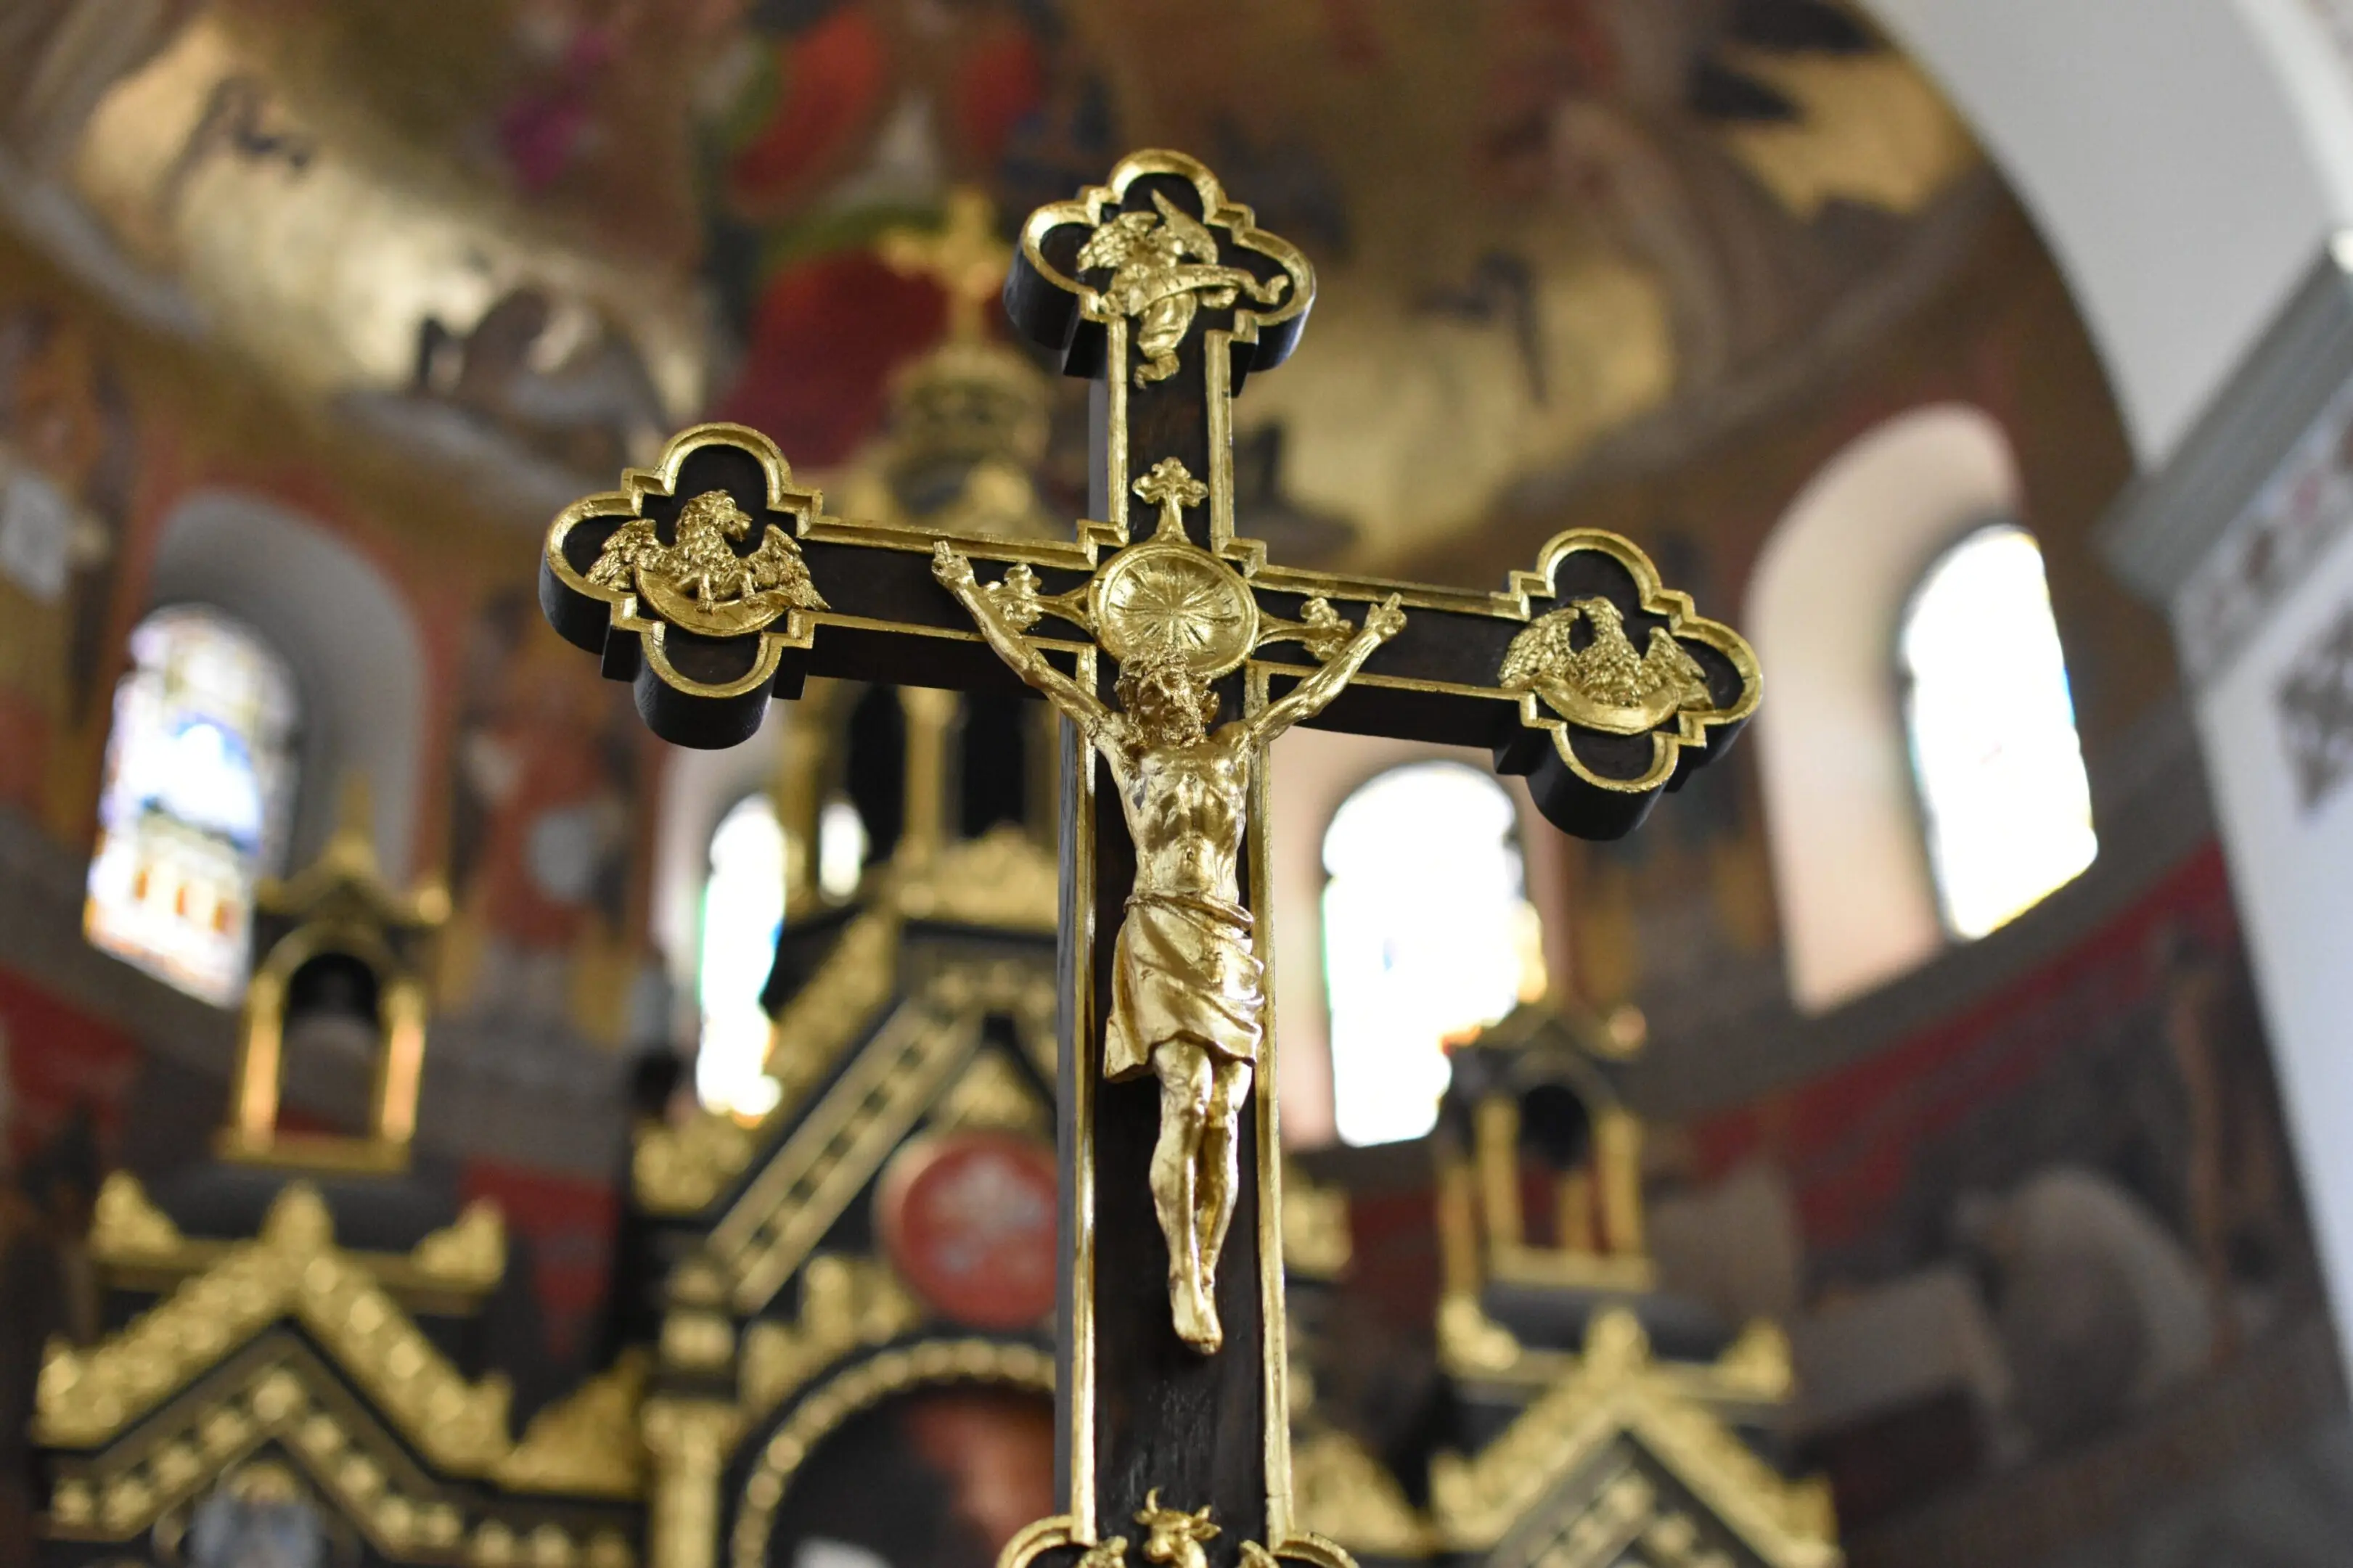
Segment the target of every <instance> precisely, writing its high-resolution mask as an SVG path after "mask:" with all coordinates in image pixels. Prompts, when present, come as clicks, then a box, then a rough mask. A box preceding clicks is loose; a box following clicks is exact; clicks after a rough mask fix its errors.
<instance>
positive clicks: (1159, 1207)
mask: <svg viewBox="0 0 2353 1568" xmlns="http://www.w3.org/2000/svg"><path fill="white" fill-rule="evenodd" d="M932 571H933V574H934V575H935V576H937V577H938V578H939V580H940V582H941V583H942V584H944V586H945V587H946V588H947V590H948V591H949V592H950V593H951V594H954V595H955V597H956V600H957V602H958V603H960V604H962V605H964V607H965V609H966V610H967V611H969V612H970V613H971V616H972V618H973V621H974V622H975V624H976V625H977V626H978V627H979V629H980V634H981V636H982V637H984V638H985V639H987V643H988V646H989V647H992V648H994V649H995V650H996V651H997V657H998V658H1002V659H1004V660H1005V662H1006V663H1007V664H1008V665H1009V666H1011V667H1012V668H1013V671H1014V673H1016V674H1017V675H1018V676H1020V677H1021V679H1024V680H1026V681H1028V682H1029V684H1030V685H1032V686H1034V687H1036V688H1037V689H1039V691H1040V692H1042V693H1044V694H1045V696H1046V698H1047V700H1050V701H1051V702H1052V703H1053V704H1054V706H1055V707H1057V708H1059V709H1060V710H1062V711H1063V712H1064V713H1065V714H1067V715H1069V716H1070V718H1071V721H1073V722H1074V723H1076V724H1077V725H1078V727H1079V729H1080V730H1081V731H1082V732H1083V733H1084V734H1085V736H1086V738H1087V740H1088V741H1089V742H1091V743H1092V745H1093V746H1094V748H1095V749H1096V750H1097V751H1099V752H1102V753H1103V760H1104V761H1105V762H1106V763H1109V764H1110V767H1111V776H1112V782H1113V784H1114V785H1115V786H1116V787H1117V789H1118V791H1119V799H1120V805H1121V808H1122V809H1123V810H1124V811H1125V813H1126V814H1127V829H1128V834H1129V836H1130V837H1132V838H1134V841H1135V889H1134V892H1132V893H1130V894H1129V895H1128V899H1127V918H1126V919H1125V921H1124V922H1122V924H1121V926H1120V930H1119V937H1118V941H1117V942H1116V944H1115V946H1114V948H1113V967H1112V997H1111V1017H1110V1021H1109V1024H1108V1026H1107V1027H1106V1029H1105V1032H1104V1040H1103V1076H1104V1077H1106V1078H1109V1079H1114V1080H1116V1079H1130V1078H1134V1077H1137V1076H1139V1075H1140V1074H1142V1073H1144V1072H1145V1070H1147V1069H1149V1070H1150V1071H1151V1072H1152V1073H1154V1074H1155V1076H1156V1077H1157V1078H1158V1079H1159V1080H1160V1135H1159V1139H1158V1141H1157V1142H1155V1144H1154V1146H1153V1152H1152V1200H1153V1207H1154V1209H1155V1211H1156V1213H1157V1215H1158V1216H1159V1220H1160V1229H1161V1232H1162V1234H1163V1235H1164V1236H1166V1237H1167V1241H1168V1300H1169V1307H1170V1310H1171V1312H1172V1314H1173V1316H1174V1318H1175V1321H1176V1333H1177V1335H1178V1337H1179V1338H1181V1339H1183V1340H1184V1341H1185V1342H1186V1343H1187V1344H1189V1345H1191V1346H1192V1347H1193V1348H1194V1349H1195V1350H1197V1351H1198V1352H1201V1353H1203V1354H1204V1355H1207V1354H1209V1353H1211V1352H1214V1351H1216V1350H1217V1349H1218V1347H1219V1344H1220V1343H1222V1342H1223V1341H1224V1331H1223V1330H1222V1329H1221V1328H1220V1327H1219V1323H1218V1312H1217V1308H1216V1306H1215V1304H1214V1300H1215V1296H1216V1290H1217V1265H1218V1258H1219V1254H1220V1253H1221V1252H1223V1251H1224V1249H1225V1244H1226V1230H1227V1227H1228V1226H1229V1225H1230V1224H1231V1223H1232V1221H1233V1217H1234V1204H1235V1200H1236V1198H1237V1196H1238V1194H1239V1188H1240V1180H1241V1174H1240V1161H1239V1155H1238V1149H1239V1145H1240V1127H1241V1111H1242V1106H1243V1103H1244V1101H1246V1100H1248V1099H1249V1098H1250V1075H1251V1071H1252V1069H1253V1068H1255V1067H1256V1066H1257V1063H1258V1051H1259V1040H1260V1037H1261V1031H1262V1025H1261V1016H1262V1015H1263V1014H1264V1012H1265V1010H1266V987H1265V966H1264V965H1263V964H1262V963H1261V962H1260V961H1259V958H1258V955H1257V953H1255V952H1252V951H1251V942H1250V929H1251V920H1250V910H1247V909H1245V908H1243V907H1242V903H1241V889H1240V884H1239V883H1238V882H1237V880H1236V874H1235V873H1236V867H1237V864H1238V862H1239V860H1240V854H1241V847H1242V833H1243V829H1244V827H1245V826H1247V817H1248V810H1249V801H1250V768H1251V766H1252V765H1253V764H1254V763H1256V762H1257V760H1258V758H1259V757H1260V756H1261V754H1263V752H1264V750H1265V748H1266V746H1267V744H1268V742H1271V741H1272V740H1273V739H1274V738H1275V737H1276V736H1277V735H1280V734H1281V733H1282V731H1285V730H1287V729H1289V728H1291V726H1292V725H1293V724H1296V723H1298V722H1299V721H1302V720H1303V719H1307V718H1310V717H1312V716H1313V715H1314V714H1315V713H1316V712H1317V711H1319V710H1321V709H1322V708H1323V707H1324V704H1326V703H1328V702H1330V701H1331V700H1332V699H1334V698H1335V697H1336V696H1338V695H1339V694H1340V691H1341V689H1342V688H1344V687H1345V686H1346V685H1347V684H1348V681H1349V679H1350V678H1351V677H1353V676H1354V675H1355V674H1356V670H1357V669H1358V668H1359V667H1361V666H1362V665H1363V664H1364V662H1365V660H1366V658H1368V657H1369V656H1370V655H1371V653H1372V651H1373V650H1374V649H1375V648H1377V647H1379V646H1380V645H1381V644H1382V643H1384V642H1386V641H1387V640H1388V639H1389V638H1390V637H1395V636H1396V635H1397V634H1398V631H1399V630H1400V629H1402V628H1403V627H1404V626H1405V613H1404V612H1403V611H1402V610H1400V609H1399V608H1398V600H1397V596H1396V595H1390V596H1389V598H1388V600H1387V601H1386V602H1385V603H1383V604H1380V605H1375V606H1373V608H1372V609H1371V610H1370V611H1369V612H1368V613H1367V614H1366V616H1365V625H1364V627H1363V629H1362V630H1360V631H1358V632H1357V633H1356V635H1355V636H1354V637H1350V638H1349V639H1348V641H1347V642H1346V644H1345V645H1344V646H1343V647H1340V648H1339V649H1338V650H1337V651H1336V652H1335V653H1334V654H1333V656H1332V658H1330V659H1328V660H1327V661H1325V663H1324V666H1323V667H1322V668H1320V669H1318V670H1316V671H1315V673H1314V674H1313V675H1311V676H1309V677H1308V678H1307V679H1304V680H1303V681H1301V682H1300V683H1299V684H1298V685H1297V686H1296V687H1294V688H1293V689H1292V690H1291V692H1290V693H1289V694H1288V695H1286V696H1284V697H1283V698H1282V700H1279V701H1276V702H1272V703H1270V704H1269V705H1268V706H1267V707H1266V708H1265V709H1264V710H1262V711H1261V712H1260V713H1259V714H1258V715H1257V716H1256V717H1255V718H1250V719H1242V720H1237V721H1234V722H1232V723H1229V724H1220V725H1219V726H1218V727H1217V728H1216V729H1214V730H1212V729H1211V728H1210V727H1209V726H1210V724H1211V722H1212V721H1215V719H1216V718H1217V713H1218V698H1217V693H1216V692H1215V691H1213V690H1212V689H1210V686H1209V683H1208V680H1206V679H1203V678H1202V677H1201V676H1200V675H1199V674H1198V673H1197V672H1196V671H1195V670H1194V668H1192V666H1191V665H1190V664H1188V663H1187V661H1186V660H1185V658H1183V656H1182V655H1181V654H1178V653H1176V652H1175V651H1173V650H1171V651H1167V652H1162V653H1140V654H1138V655H1136V656H1135V657H1133V658H1128V659H1127V660H1125V661H1124V662H1123V663H1122V665H1121V667H1120V672H1119V680H1118V684H1117V687H1116V690H1117V693H1118V696H1119V707H1118V708H1117V709H1113V708H1111V707H1109V706H1107V705H1106V704H1104V703H1103V701H1102V700H1100V699H1099V698H1097V697H1096V696H1095V694H1094V693H1093V692H1092V691H1090V690H1088V689H1085V688H1083V687H1082V686H1081V685H1079V683H1078V682H1076V681H1074V680H1072V679H1071V678H1070V677H1068V676H1066V675H1064V674H1062V672H1061V671H1060V670H1058V669H1056V668H1054V667H1053V666H1052V665H1050V664H1049V663H1048V662H1047V661H1046V658H1045V657H1044V656H1043V655H1042V654H1040V653H1039V652H1038V650H1036V649H1035V648H1032V647H1029V645H1028V644H1027V643H1025V642H1024V641H1022V639H1021V634H1020V632H1019V631H1018V629H1016V627H1015V626H1013V625H1012V624H1011V623H1010V622H1009V621H1008V620H1007V618H1006V616H1005V613H1004V611H1003V610H1002V609H1001V608H1000V607H999V605H997V602H996V601H995V600H994V599H992V598H991V597H990V596H989V595H988V594H987V593H986V592H985V591H984V590H983V589H982V588H981V586H980V584H978V582H977V581H976V580H975V578H974V576H973V570H972V563H971V562H970V561H968V560H966V559H965V557H964V556H962V555H960V554H958V553H957V552H955V550H953V549H952V548H950V547H949V546H948V544H947V543H945V542H941V543H940V544H939V545H938V546H937V548H936V549H935V551H934V555H933V560H932Z"/></svg>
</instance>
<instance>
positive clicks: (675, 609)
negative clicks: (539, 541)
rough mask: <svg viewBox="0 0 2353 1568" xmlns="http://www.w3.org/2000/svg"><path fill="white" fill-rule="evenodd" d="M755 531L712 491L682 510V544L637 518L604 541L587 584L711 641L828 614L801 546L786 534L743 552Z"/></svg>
mask: <svg viewBox="0 0 2353 1568" xmlns="http://www.w3.org/2000/svg"><path fill="white" fill-rule="evenodd" d="M752 528H753V519H752V517H751V516H750V515H749V514H748V513H746V512H745V511H744V509H743V508H741V507H739V506H737V505H736V504H735V499H734V498H733V496H731V495H729V494H728V493H727V492H726V491H725V490H705V491H703V492H702V494H701V495H699V496H696V497H695V498H694V499H693V500H690V501H688V502H687V503H686V505H685V507H684V508H683V509H681V510H680V512H679V514H678V542H676V543H675V544H664V543H663V542H661V537H660V535H659V534H658V533H657V532H656V531H655V530H654V521H653V519H651V518H648V517H638V518H631V519H630V520H629V521H628V522H626V523H623V524H622V525H621V527H620V528H619V529H618V530H617V531H615V532H614V534H613V536H612V537H611V538H610V539H608V540H607V541H606V542H605V547H604V549H603V550H601V551H599V552H597V555H596V564H595V565H593V566H591V567H590V568H589V569H588V581H589V582H590V583H592V584H596V586H597V587H600V588H615V589H619V590H621V591H623V592H627V593H634V594H636V595H638V596H639V597H641V598H642V599H644V600H645V602H646V603H647V604H648V605H650V606H651V607H652V608H653V610H654V612H655V613H656V614H658V615H659V616H661V618H662V619H664V620H665V621H668V622H670V624H671V625H672V626H681V627H683V628H685V629H686V630H688V631H691V632H700V633H702V635H704V636H705V637H741V636H743V635H744V634H745V633H747V632H756V631H758V630H760V629H761V628H762V627H764V626H767V625H768V624H769V623H770V622H772V621H774V620H775V619H776V617H777V616H781V615H784V614H785V613H786V612H787V611H789V610H822V609H824V608H825V607H826V603H825V596H824V595H821V594H819V593H818V591H817V584H815V583H813V582H812V581H810V579H809V571H808V564H807V562H805V561H803V560H802V559H801V550H800V546H799V545H798V544H797V543H796V542H794V541H793V539H792V536H791V535H790V534H788V533H786V531H784V530H783V529H781V528H776V527H771V528H769V529H768V530H767V531H765V533H764V534H762V535H761V538H760V542H759V544H758V545H757V546H756V547H754V549H753V550H752V552H750V553H749V554H744V555H739V554H737V553H736V552H735V546H736V544H737V543H738V542H741V541H742V540H743V539H744V535H746V534H747V533H749V532H750V531H752Z"/></svg>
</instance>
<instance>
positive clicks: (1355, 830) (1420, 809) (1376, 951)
mask: <svg viewBox="0 0 2353 1568" xmlns="http://www.w3.org/2000/svg"><path fill="white" fill-rule="evenodd" d="M1515 826H1516V816H1515V814H1514V810H1513V806H1512V797H1511V796H1510V795H1507V794H1505V793H1504V789H1503V786H1502V785H1500V784H1497V783H1496V782H1495V781H1494V780H1493V779H1492V778H1490V777H1488V776H1487V775H1486V774H1484V773H1479V772H1476V771H1474V770H1472V769H1471V768H1466V767H1463V766H1461V765H1460V764H1458V763H1410V764H1409V765H1407V766H1405V767H1400V768H1393V769H1391V770H1390V771H1389V772H1388V773H1382V774H1380V775H1379V776H1378V777H1377V778H1375V779H1373V780H1372V781H1371V782H1370V783H1368V784H1365V785H1364V786H1362V787H1361V788H1359V789H1358V790H1357V791H1356V793H1355V794H1354V795H1350V796H1349V797H1348V798H1347V799H1346V800H1345V802H1343V803H1342V804H1341V806H1340V809H1339V810H1338V811H1337V812H1335V813H1334V814H1333V816H1332V824H1331V826H1330V827H1328V828H1327V829H1325V831H1324V870H1325V872H1326V873H1327V874H1328V875H1329V877H1330V880H1329V881H1328V882H1326V883H1325V884H1324V985H1325V988H1326V994H1327V996H1328V998H1329V1002H1330V1011H1331V1018H1332V1089H1333V1111H1334V1117H1335V1122H1336V1125H1337V1127H1338V1131H1339V1133H1340V1137H1341V1138H1342V1139H1343V1140H1344V1141H1345V1142H1350V1143H1387V1142H1394V1141H1396V1140H1398V1139H1401V1138H1418V1137H1419V1136H1421V1135H1422V1134H1423V1133H1425V1132H1427V1131H1430V1127H1431V1126H1432V1124H1434V1123H1435V1122H1436V1121H1437V1119H1438V1100H1439V1097H1440V1095H1441V1094H1443V1093H1445V1091H1446V1082H1447V1066H1446V1047H1447V1046H1448V1044H1449V1043H1450V1042H1451V1041H1452V1040H1455V1039H1459V1038H1461V1037H1462V1036H1464V1035H1466V1034H1467V1033H1469V1032H1470V1031H1472V1030H1474V1029H1476V1028H1478V1027H1480V1026H1482V1025H1485V1024H1491V1023H1493V1022H1494V1021H1495V1020H1496V1019H1498V1018H1500V1017H1502V1016H1504V1014H1506V1013H1508V1012H1510V1011H1511V1010H1512V1008H1513V1006H1514V1005H1516V1004H1517V1003H1519V1002H1521V1001H1523V1000H1533V999H1535V997H1538V996H1541V995H1543V994H1544V989H1545V973H1544V959H1543V942H1542V930H1541V926H1540V923H1539V922H1538V921H1537V918H1536V911H1535V907H1534V906H1533V905H1531V904H1530V903H1529V902H1528V900H1527V893H1526V887H1525V876H1524V873H1523V871H1522V869H1521V863H1520V850H1519V846H1518V843H1517V841H1516V836H1515Z"/></svg>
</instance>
